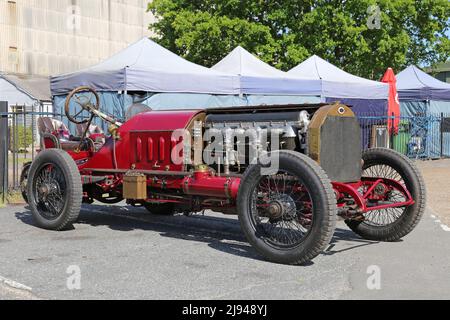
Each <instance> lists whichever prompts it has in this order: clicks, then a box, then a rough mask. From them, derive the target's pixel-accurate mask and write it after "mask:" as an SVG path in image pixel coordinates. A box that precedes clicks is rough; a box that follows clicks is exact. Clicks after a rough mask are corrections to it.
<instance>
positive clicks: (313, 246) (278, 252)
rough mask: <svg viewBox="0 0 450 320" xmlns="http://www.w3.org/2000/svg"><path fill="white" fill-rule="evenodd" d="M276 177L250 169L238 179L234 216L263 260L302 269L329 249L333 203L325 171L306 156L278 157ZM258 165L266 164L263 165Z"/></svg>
mask: <svg viewBox="0 0 450 320" xmlns="http://www.w3.org/2000/svg"><path fill="white" fill-rule="evenodd" d="M270 157H271V161H272V160H273V159H277V160H278V161H276V162H278V163H277V164H276V165H277V169H276V170H273V171H274V173H275V174H274V175H264V174H263V172H262V168H263V167H262V166H261V165H251V166H249V167H248V168H247V170H246V172H245V174H244V176H243V177H242V178H241V184H240V187H239V194H238V198H237V210H238V215H239V221H240V224H241V228H242V231H243V232H244V234H245V236H246V238H247V240H248V241H249V243H250V244H251V245H252V246H253V247H254V248H255V249H256V250H257V251H258V252H259V253H260V254H261V255H263V256H264V257H265V258H266V259H268V260H270V261H273V262H276V263H284V264H302V263H306V262H309V261H311V260H312V259H314V258H315V257H316V256H317V255H319V254H320V253H321V252H322V251H323V250H324V249H325V248H326V246H327V245H328V244H329V243H330V240H331V237H332V236H333V233H334V229H335V224H336V197H335V196H334V192H333V187H332V185H331V182H330V180H329V179H328V177H327V175H326V173H325V172H324V171H323V169H322V168H321V167H320V166H319V165H318V164H317V163H316V162H314V161H313V160H312V159H310V158H308V157H307V156H305V155H302V154H299V153H296V152H291V151H284V150H281V151H277V152H273V153H272V154H271V155H270ZM262 163H267V162H266V161H263V162H262Z"/></svg>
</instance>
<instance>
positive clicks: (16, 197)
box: [0, 191, 25, 208]
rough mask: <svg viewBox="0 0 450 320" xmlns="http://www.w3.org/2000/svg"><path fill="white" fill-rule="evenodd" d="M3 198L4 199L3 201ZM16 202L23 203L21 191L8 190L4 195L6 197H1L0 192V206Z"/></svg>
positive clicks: (16, 203) (15, 203)
mask: <svg viewBox="0 0 450 320" xmlns="http://www.w3.org/2000/svg"><path fill="white" fill-rule="evenodd" d="M4 198H5V200H6V201H3V199H4ZM18 204H25V200H23V197H22V193H21V192H20V191H13V192H10V193H8V194H7V195H6V197H3V195H2V194H0V208H4V207H6V205H18Z"/></svg>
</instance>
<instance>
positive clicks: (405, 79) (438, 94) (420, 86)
mask: <svg viewBox="0 0 450 320" xmlns="http://www.w3.org/2000/svg"><path fill="white" fill-rule="evenodd" d="M397 90H398V94H399V97H400V99H401V100H445V101H450V84H448V83H445V82H442V81H439V80H438V79H436V78H433V77H432V76H430V75H428V74H426V73H425V72H423V71H422V70H420V69H419V68H417V67H416V66H409V67H408V68H406V69H405V70H403V71H402V72H400V73H399V74H398V75H397Z"/></svg>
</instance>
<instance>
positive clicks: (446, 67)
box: [425, 60, 450, 73]
mask: <svg viewBox="0 0 450 320" xmlns="http://www.w3.org/2000/svg"><path fill="white" fill-rule="evenodd" d="M425 71H426V72H427V73H440V72H448V71H450V60H449V61H447V62H442V63H439V64H437V65H436V66H434V67H430V68H426V69H425Z"/></svg>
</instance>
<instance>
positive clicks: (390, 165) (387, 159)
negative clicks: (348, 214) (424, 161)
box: [345, 148, 426, 241]
mask: <svg viewBox="0 0 450 320" xmlns="http://www.w3.org/2000/svg"><path fill="white" fill-rule="evenodd" d="M363 161H364V166H363V172H362V177H363V180H364V178H372V179H371V180H373V179H389V180H393V181H396V182H397V183H398V184H400V185H402V186H403V187H404V188H405V189H406V190H408V192H409V193H410V195H411V197H412V199H413V200H414V204H412V205H409V206H403V207H396V208H387V209H381V210H373V211H369V212H367V213H364V214H363V216H364V219H363V220H360V219H357V220H346V221H345V222H346V224H347V225H348V226H349V228H350V229H351V230H352V231H353V232H355V233H356V234H358V235H360V236H361V237H362V238H364V239H368V240H374V241H398V240H399V239H401V238H403V237H404V236H406V235H407V234H409V233H410V232H411V231H412V230H413V229H414V228H415V227H416V226H417V224H418V223H419V222H420V220H421V218H422V215H423V213H424V211H425V201H426V192H425V184H424V182H423V178H422V175H421V174H420V172H419V170H418V168H417V167H416V165H415V164H414V163H413V162H412V161H411V160H410V159H408V158H407V157H405V156H404V155H402V154H400V153H398V152H396V151H393V150H390V149H383V148H376V149H369V150H367V151H365V152H364V153H363ZM365 191H367V187H366V188H362V189H361V190H360V192H362V193H364V192H365ZM373 193H374V194H373V195H372V194H371V195H370V197H369V202H368V206H369V207H370V206H377V205H384V204H395V203H397V204H398V203H400V202H402V203H403V202H405V201H406V200H407V199H406V198H407V197H406V196H405V195H404V194H403V192H402V191H400V190H398V189H397V188H395V187H390V186H389V183H388V182H387V181H386V183H384V182H382V183H380V184H379V185H377V186H376V187H375V189H374V191H373Z"/></svg>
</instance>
